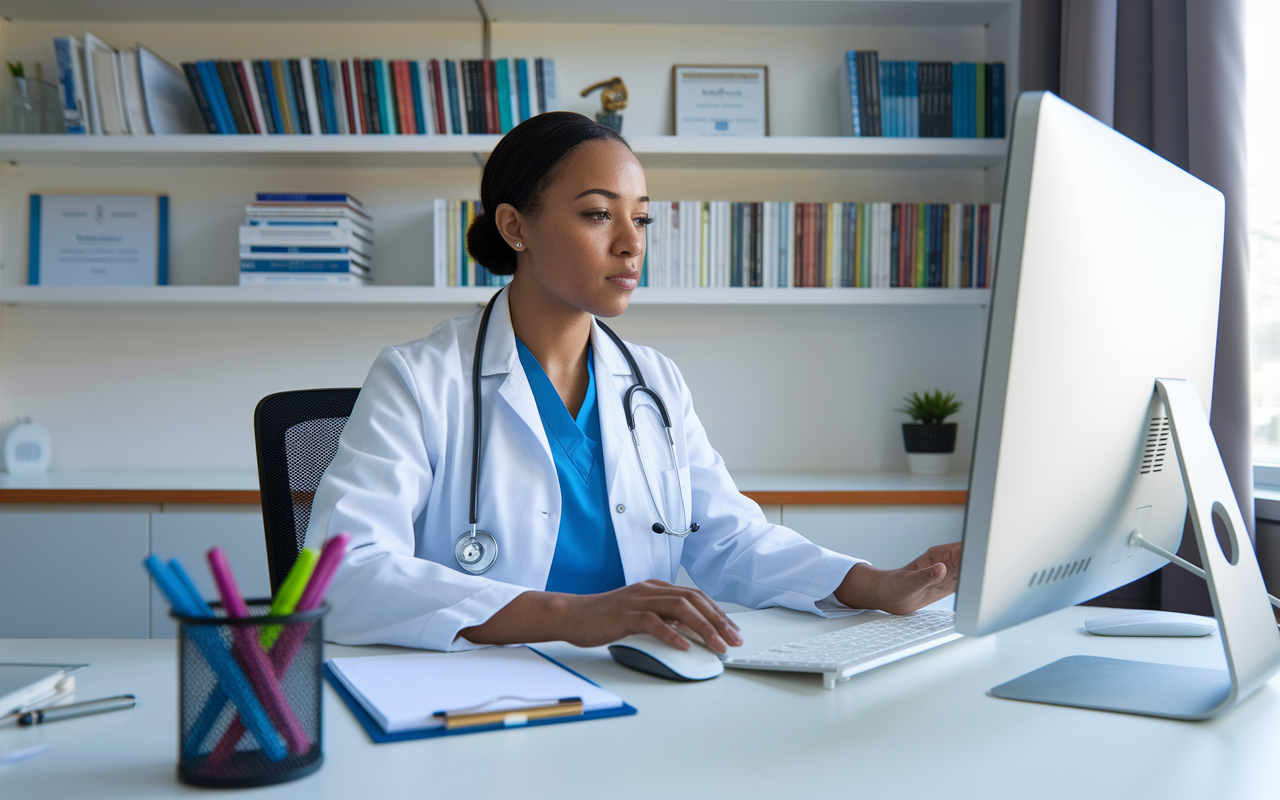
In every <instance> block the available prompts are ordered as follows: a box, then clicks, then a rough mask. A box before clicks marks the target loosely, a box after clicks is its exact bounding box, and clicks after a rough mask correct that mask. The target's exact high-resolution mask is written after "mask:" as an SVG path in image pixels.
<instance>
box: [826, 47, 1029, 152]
mask: <svg viewBox="0 0 1280 800" xmlns="http://www.w3.org/2000/svg"><path fill="white" fill-rule="evenodd" d="M840 75H841V83H842V87H841V95H840V104H841V107H842V113H841V119H840V124H841V128H842V131H841V132H842V133H843V134H844V135H845V136H920V137H956V138H978V139H993V138H994V139H1001V138H1004V93H1005V87H1004V64H1003V63H999V62H997V63H992V64H980V63H958V64H952V63H949V62H945V61H881V60H880V55H879V53H877V52H876V51H874V50H862V51H854V50H850V51H849V52H848V53H846V54H845V68H844V69H843V70H841V73H840Z"/></svg>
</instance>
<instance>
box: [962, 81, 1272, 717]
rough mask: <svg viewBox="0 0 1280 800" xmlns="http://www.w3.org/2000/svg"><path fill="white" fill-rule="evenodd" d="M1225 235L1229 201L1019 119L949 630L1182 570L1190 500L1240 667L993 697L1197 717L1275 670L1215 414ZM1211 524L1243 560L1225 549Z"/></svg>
mask: <svg viewBox="0 0 1280 800" xmlns="http://www.w3.org/2000/svg"><path fill="white" fill-rule="evenodd" d="M1223 214H1224V203H1223V197H1222V195H1221V193H1219V192H1218V191H1217V190H1215V189H1213V188H1212V187H1210V186H1208V185H1207V184H1205V183H1203V182H1201V181H1200V180H1197V179H1196V178H1194V177H1192V176H1191V175H1189V174H1188V173H1186V172H1184V171H1183V170H1181V169H1179V168H1178V167H1176V166H1174V165H1173V164H1171V163H1169V162H1168V161H1165V160H1164V159H1162V158H1160V157H1159V156H1157V155H1155V154H1154V153H1152V152H1151V151H1149V150H1147V149H1146V148H1144V147H1142V146H1141V145H1139V144H1137V143H1135V142H1133V141H1132V140H1130V139H1128V138H1126V137H1125V136H1123V135H1121V134H1119V133H1117V132H1116V131H1114V130H1113V129H1111V128H1110V127H1108V126H1106V125H1105V124H1103V123H1101V122H1099V121H1098V120H1096V119H1094V118H1093V117H1090V116H1089V115H1087V114H1085V113H1084V112H1082V111H1080V110H1078V109H1076V108H1075V107H1073V106H1071V105H1070V104H1068V103H1066V102H1065V101H1063V100H1061V99H1059V98H1058V97H1056V96H1054V95H1052V94H1050V93H1047V92H1028V93H1024V94H1023V95H1021V96H1020V97H1019V98H1018V101H1017V104H1016V106H1015V109H1014V114H1013V127H1012V136H1011V140H1010V143H1009V155H1008V165H1007V170H1006V173H1005V196H1004V204H1003V207H1002V220H1001V224H1000V241H999V245H998V250H997V258H996V268H995V277H994V284H993V289H992V297H991V318H990V323H989V327H988V332H987V346H986V356H985V361H984V366H983V376H982V389H981V394H980V396H979V401H978V412H977V428H976V434H975V442H974V448H973V457H972V464H971V468H970V473H969V475H970V477H969V496H968V504H967V506H966V511H965V529H964V550H963V555H962V557H961V565H960V582H959V588H958V591H957V597H956V627H957V629H958V630H959V631H960V632H962V633H966V634H972V635H984V634H989V633H993V632H995V631H998V630H1001V629H1003V628H1006V627H1009V626H1011V625H1015V624H1017V623H1020V622H1023V621H1025V620H1028V619H1032V618H1034V617H1037V616H1040V615H1042V614H1046V613H1048V612H1051V611H1054V610H1057V609H1059V608H1063V607H1065V606H1069V605H1074V604H1076V603H1079V602H1082V601H1084V600H1088V599H1090V598H1093V597H1097V596H1098V595H1100V594H1103V593H1105V592H1107V591H1110V590H1112V589H1115V588H1117V587H1119V586H1122V585H1124V584H1126V583H1129V582H1130V581H1133V580H1136V579H1138V578H1140V577H1142V576H1144V575H1147V574H1148V573H1151V572H1153V571H1155V570H1157V569H1159V568H1161V567H1163V566H1164V565H1165V564H1167V563H1168V559H1166V558H1164V557H1162V556H1160V555H1157V554H1156V553H1157V552H1166V553H1172V552H1176V551H1177V549H1178V546H1179V544H1180V542H1181V539H1182V532H1183V526H1184V521H1185V519H1186V514H1187V510H1188V492H1187V487H1188V486H1190V487H1191V490H1192V491H1191V494H1192V495H1193V497H1192V503H1191V507H1192V512H1193V513H1192V517H1193V521H1195V522H1196V526H1197V530H1198V531H1200V534H1199V538H1200V539H1201V544H1202V546H1201V551H1202V557H1203V558H1204V560H1205V563H1206V569H1207V570H1208V572H1209V573H1210V577H1211V580H1210V588H1211V595H1212V596H1213V599H1214V604H1215V610H1216V611H1217V612H1218V617H1219V621H1220V625H1221V628H1222V632H1223V641H1224V645H1225V644H1226V643H1227V640H1228V639H1231V642H1230V644H1231V645H1233V646H1235V650H1237V651H1238V652H1236V653H1235V654H1234V655H1235V660H1234V661H1233V660H1232V658H1233V652H1232V650H1233V648H1232V647H1227V656H1228V662H1229V666H1230V669H1229V671H1228V672H1219V671H1215V670H1192V671H1190V672H1188V671H1187V670H1186V668H1176V667H1167V666H1166V665H1158V664H1142V663H1141V662H1121V661H1116V660H1113V659H1089V658H1085V657H1076V658H1075V659H1063V660H1062V661H1060V662H1055V664H1054V665H1050V666H1048V667H1045V668H1043V669H1041V670H1037V671H1036V672H1033V673H1030V674H1028V675H1027V676H1023V677H1022V678H1019V679H1018V680H1016V681H1011V682H1010V683H1009V684H1005V685H1003V686H1001V687H996V689H994V690H993V694H996V695H997V696H1002V697H1011V698H1013V699H1023V700H1036V701H1040V702H1049V703H1058V704H1062V705H1076V706H1083V707H1088V708H1099V709H1106V710H1113V711H1128V712H1133V713H1142V714H1151V715H1156V716H1170V717H1175V718H1188V719H1190V718H1203V717H1206V716H1213V715H1214V714H1217V713H1220V712H1221V711H1222V710H1225V708H1229V707H1231V706H1232V705H1234V704H1235V703H1236V702H1238V701H1239V700H1240V699H1243V697H1245V696H1247V695H1248V694H1250V693H1252V691H1253V690H1254V689H1256V688H1257V687H1258V686H1260V685H1261V683H1262V682H1264V681H1265V680H1266V678H1267V677H1270V676H1271V675H1272V674H1274V673H1275V671H1276V670H1277V668H1280V635H1277V632H1276V626H1275V623H1274V620H1273V619H1272V618H1271V612H1270V606H1269V605H1268V602H1267V595H1266V592H1265V590H1264V589H1263V586H1262V581H1261V577H1260V574H1259V572H1258V568H1257V562H1256V559H1255V558H1254V555H1253V551H1252V549H1251V548H1250V547H1249V546H1248V538H1247V533H1246V532H1245V528H1244V524H1243V521H1242V520H1241V519H1240V514H1239V510H1238V508H1237V507H1236V503H1235V499H1234V496H1233V495H1232V494H1231V491H1230V484H1229V482H1227V480H1226V475H1225V470H1224V469H1223V467H1222V461H1221V457H1220V456H1219V454H1218V451H1217V448H1216V445H1215V444H1214V442H1213V438H1212V434H1211V433H1209V429H1208V423H1207V413H1206V412H1205V409H1206V408H1207V406H1208V403H1209V399H1210V397H1211V394H1212V388H1213V366H1214V351H1215V341H1216V338H1217V324H1218V296H1219V284H1220V279H1221V268H1222V243H1223ZM1161 379H1167V380H1163V381H1162V380H1161ZM1197 396H1198V398H1197ZM1184 468H1185V470H1184ZM1184 471H1185V472H1186V475H1184ZM1197 475H1199V477H1198V478H1196V479H1195V480H1194V481H1192V482H1191V483H1188V481H1187V480H1184V477H1186V476H1191V477H1193V478H1194V477H1195V476H1197ZM1224 486H1225V490H1224ZM1197 498H1198V499H1197ZM1214 515H1216V516H1218V517H1219V518H1220V520H1221V522H1222V524H1223V526H1224V528H1225V529H1226V530H1227V532H1228V533H1229V534H1231V535H1234V534H1235V532H1237V531H1238V532H1239V538H1240V539H1242V540H1243V541H1244V543H1245V547H1243V548H1241V547H1235V548H1234V550H1235V553H1234V554H1226V555H1224V554H1223V552H1222V550H1221V549H1218V546H1217V544H1216V537H1215V535H1214V528H1213V516H1214ZM1135 534H1136V535H1135ZM1206 534H1207V539H1208V542H1209V543H1210V546H1209V547H1205V546H1204V545H1205V535H1206ZM1153 551H1155V552H1153ZM1233 560H1234V563H1233ZM1233 634H1236V635H1233ZM1252 637H1257V638H1258V639H1259V642H1260V643H1259V644H1258V645H1257V646H1254V645H1252V644H1250V645H1247V646H1246V645H1244V644H1242V643H1241V641H1240V640H1243V639H1245V638H1252ZM1241 648H1246V649H1248V651H1249V652H1243V651H1242V650H1241ZM1067 662H1069V663H1067ZM1102 662H1107V663H1102ZM1112 662H1114V663H1112ZM1191 673H1197V674H1191ZM1199 673H1211V674H1207V675H1202V674H1199ZM1245 673H1248V674H1247V675H1246V674H1245ZM1264 673H1265V677H1261V676H1262V675H1263V674H1264ZM1188 682H1190V684H1192V685H1190V686H1189V685H1188Z"/></svg>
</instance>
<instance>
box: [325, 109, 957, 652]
mask: <svg viewBox="0 0 1280 800" xmlns="http://www.w3.org/2000/svg"><path fill="white" fill-rule="evenodd" d="M480 196H481V201H482V203H483V207H484V209H485V210H486V213H484V214H482V215H481V216H480V217H478V218H477V219H476V220H475V222H474V224H473V225H472V226H471V228H470V230H469V232H468V236H467V244H468V250H469V251H470V253H471V254H472V256H473V257H474V258H475V259H476V260H477V261H478V262H480V263H481V264H483V265H485V266H486V267H487V268H488V269H490V270H491V271H493V272H495V273H497V274H500V275H501V274H510V275H513V276H514V277H513V279H512V281H511V283H510V285H509V286H508V287H507V288H506V289H504V290H503V291H502V292H501V293H500V295H499V296H498V297H497V298H496V300H495V302H494V303H493V304H492V311H491V314H490V317H489V320H488V326H487V333H486V339H485V343H484V351H483V353H482V356H483V358H482V360H481V362H480V364H481V367H480V376H481V377H480V384H481V403H480V407H481V422H482V425H481V432H482V433H481V437H480V442H481V447H480V458H479V471H478V475H477V478H476V480H477V496H476V518H477V519H476V522H477V527H478V529H480V530H483V531H487V532H489V533H490V534H491V535H492V536H493V540H492V541H491V542H490V541H489V540H485V539H483V537H481V541H482V543H484V544H485V547H484V548H481V549H482V550H483V551H484V553H483V554H484V558H485V560H487V559H488V557H489V556H492V555H494V553H493V552H492V551H493V550H494V545H496V558H494V560H493V563H492V566H490V567H489V568H488V569H487V570H486V571H483V572H482V573H481V574H473V571H474V568H475V567H477V566H484V565H483V564H480V565H476V564H472V565H471V566H472V567H473V570H472V571H469V570H468V569H466V568H464V564H463V563H462V560H460V558H459V556H458V555H457V553H458V552H461V550H460V549H459V548H462V547H463V546H464V545H465V544H467V543H468V542H471V541H472V540H471V539H470V537H471V530H472V526H471V519H470V511H471V509H470V499H471V491H472V488H471V486H472V443H473V441H474V425H473V419H472V413H473V407H474V406H473V402H474V394H473V391H472V377H473V362H474V356H475V348H476V339H477V333H478V330H479V327H480V322H481V317H482V314H481V312H479V311H477V312H476V313H473V314H471V315H469V316H465V317H458V318H455V319H451V320H448V321H446V322H444V323H441V324H440V325H439V326H437V327H436V329H435V330H434V331H432V332H431V333H430V335H428V336H427V337H426V338H424V339H420V340H418V341H416V342H410V343H408V344H403V345H399V346H396V347H388V348H386V349H385V350H383V352H382V353H381V355H379V356H378V358H377V360H376V361H375V362H374V364H373V367H372V369H371V370H370V372H369V376H368V378H367V379H366V380H365V384H364V387H363V388H362V389H361V392H360V397H359V400H358V401H357V402H356V405H355V408H354V410H353V411H352V414H351V418H350V421H349V422H348V423H347V426H346V429H345V430H344V432H343V434H342V440H341V443H340V445H339V447H338V452H337V455H336V456H335V458H334V459H333V462H332V464H331V465H330V466H329V469H328V471H327V472H326V474H325V477H324V479H323V481H322V482H321V484H320V487H319V489H318V491H317V492H316V496H315V500H314V505H313V508H312V514H311V523H310V527H309V530H308V535H307V539H308V542H309V544H311V545H313V546H315V545H318V544H319V542H320V541H321V540H323V539H324V538H325V537H327V536H330V535H332V534H334V533H337V532H339V531H346V532H348V533H350V534H351V537H352V542H351V549H350V550H349V552H348V555H347V556H346V560H345V562H344V564H343V566H342V568H341V569H340V570H339V571H338V574H337V577H336V579H335V581H334V584H333V587H332V589H331V591H330V593H329V601H330V603H331V605H332V608H333V610H332V612H331V613H330V615H329V618H328V622H327V623H326V633H327V634H328V636H329V637H330V638H332V639H333V640H335V641H338V642H343V643H348V644H368V643H384V644H394V645H403V646H407V647H417V648H427V649H433V650H453V649H461V648H467V647H471V646H475V645H480V644H506V643H516V642H538V641H548V640H566V641H569V642H572V643H575V644H579V645H584V646H586V645H599V644H604V643H607V642H611V641H614V640H616V639H619V638H621V637H623V636H627V635H629V634H633V633H650V634H653V635H655V636H657V637H658V638H660V639H663V640H664V641H666V642H668V643H669V644H672V645H674V646H676V647H679V648H681V649H685V648H687V647H688V646H689V643H688V642H687V641H686V639H685V638H684V637H683V636H681V633H680V632H681V631H684V632H687V631H692V632H694V633H696V634H698V635H699V636H700V637H701V638H702V639H703V640H705V642H706V643H707V644H708V645H709V646H710V647H711V648H712V649H714V650H716V651H718V652H724V651H725V649H726V645H737V644H740V643H741V639H740V637H739V636H738V634H737V632H736V627H735V626H734V624H733V622H732V621H731V620H730V619H729V617H727V616H726V615H725V614H724V613H723V612H722V611H721V610H720V609H719V607H718V606H717V605H716V604H715V603H714V602H713V601H712V599H711V598H712V597H714V598H717V599H720V600H723V601H732V602H735V603H740V604H742V605H746V606H751V607H764V606H772V605H780V606H786V607H789V608H794V609H801V610H806V611H810V612H814V613H822V612H823V611H825V610H833V609H838V608H841V607H853V608H879V609H884V610H886V611H890V612H894V613H906V612H909V611H912V610H914V609H916V608H920V607H922V606H925V605H927V604H929V603H931V602H933V601H935V600H937V599H939V598H941V597H944V596H945V595H947V594H950V593H951V592H953V591H954V590H955V584H956V574H957V566H958V563H959V545H958V544H956V545H947V546H942V547H935V548H931V549H930V551H929V552H928V553H926V554H925V555H923V556H921V557H920V558H919V559H917V560H916V561H915V562H913V563H912V564H911V565H908V566H907V567H904V568H902V569H897V570H881V569H877V568H875V567H873V566H872V565H870V564H868V563H866V562H863V561H859V560H858V559H854V558H850V557H848V556H845V555H841V554H838V553H835V552H833V551H830V550H827V549H825V548H822V547H819V546H817V545H815V544H812V543H810V542H809V541H807V540H806V539H805V538H804V537H802V536H801V535H800V534H798V533H796V532H794V531H791V530H789V529H787V528H784V527H781V526H778V525H772V524H770V523H769V522H767V521H766V520H765V518H764V514H763V513H762V512H761V510H760V508H759V506H758V505H756V504H755V503H754V502H752V501H751V500H749V499H747V498H746V497H744V496H743V495H742V494H740V493H739V492H738V490H737V488H736V487H735V486H734V484H733V480H732V479H731V478H730V477H729V473H728V472H727V471H726V469H725V465H724V462H723V461H722V460H721V458H720V456H719V455H718V454H717V453H716V451H715V450H714V449H713V448H712V446H711V443H710V442H709V441H708V440H707V435H706V431H705V430H704V429H703V427H702V423H701V422H700V421H699V419H698V416H697V414H696V413H695V412H694V407H693V398H692V397H691V395H690V393H689V388H688V386H686V385H685V382H684V379H683V377H682V376H681V374H680V371H679V369H677V368H676V365H675V364H674V363H672V362H671V361H670V360H669V359H667V358H666V357H664V356H663V355H662V354H661V353H658V352H656V351H654V350H652V349H650V348H648V347H643V346H640V345H634V344H628V345H627V348H628V349H629V350H630V352H631V354H632V356H633V357H634V359H635V362H636V366H637V367H638V368H639V371H640V372H641V374H642V375H643V377H644V380H645V382H646V383H647V385H648V387H649V388H650V389H652V390H653V391H654V392H655V393H656V394H657V395H658V396H659V397H661V398H662V399H663V401H664V402H665V405H666V408H667V410H668V412H669V418H670V425H671V434H672V441H673V443H674V454H675V459H676V461H677V463H676V464H675V465H673V464H672V463H671V461H672V453H671V450H672V448H669V447H668V444H667V440H666V437H665V434H664V432H663V429H662V425H661V419H660V415H659V414H657V413H655V409H654V402H653V400H652V399H651V397H650V396H649V395H647V394H645V393H642V392H637V393H635V394H634V396H633V398H632V400H633V404H634V407H635V420H636V430H637V436H638V438H639V440H640V448H641V449H642V450H643V458H644V461H645V465H646V466H648V469H649V474H648V476H646V473H645V472H644V470H643V469H642V465H641V460H640V458H639V457H638V453H637V447H636V446H635V445H634V444H633V441H632V437H631V434H630V432H629V430H628V423H627V420H626V418H625V412H624V396H625V395H626V392H627V389H628V388H629V387H631V386H632V385H633V384H635V383H636V376H635V375H634V371H633V370H632V369H631V366H630V365H629V364H628V361H627V357H626V355H625V354H624V352H623V350H622V349H621V348H620V347H619V346H618V345H617V344H616V343H615V342H614V341H613V340H611V338H610V337H609V336H608V335H607V334H606V333H605V331H604V330H603V329H602V326H601V324H600V323H599V322H598V321H597V318H612V317H616V316H618V315H620V314H622V313H623V312H624V311H625V310H626V308H627V303H628V301H629V299H630V296H631V292H632V290H634V289H635V288H636V285H637V283H638V279H639V276H640V268H641V265H642V264H643V263H644V249H645V233H644V226H645V225H646V224H648V222H649V221H650V220H649V217H648V213H647V209H648V191H647V189H646V185H645V175H644V171H643V169H642V168H641V166H640V163H639V162H638V161H637V160H636V158H635V156H634V155H633V154H632V152H631V150H630V148H629V147H628V146H627V144H626V142H625V141H624V140H623V139H622V137H621V136H619V135H618V134H616V133H614V132H613V131H612V130H611V129H609V128H607V127H605V126H603V125H599V124H598V123H596V122H593V121H591V120H589V119H587V118H586V117H583V116H581V115H578V114H571V113H566V112H557V113H550V114H543V115H540V116H537V117H534V118H532V119H530V120H528V121H526V122H524V123H522V124H521V125H519V126H518V127H516V128H515V129H514V130H513V131H512V132H511V133H509V134H507V136H506V137H504V138H503V139H502V141H500V142H499V143H498V146H497V147H496V148H495V149H494V152H493V154H492V156H491V157H490V159H489V161H488V164H487V165H486V167H485V170H484V175H483V178H482V180H481V185H480ZM751 380H752V379H751V378H750V376H744V377H743V385H744V387H745V386H747V385H749V384H750V382H751ZM673 467H674V469H673ZM647 480H649V481H652V483H651V484H647V483H646V481H647ZM658 505H661V506H662V510H661V513H659V509H658V508H657V506H658ZM694 523H697V526H696V530H694V531H693V532H691V533H689V534H688V535H687V536H686V537H684V538H681V537H678V536H675V535H668V534H667V533H662V532H655V528H659V527H661V528H665V529H667V530H670V531H673V532H674V531H685V530H687V529H689V528H690V527H691V526H693V525H694ZM460 538H462V539H464V541H463V542H462V543H460V542H459V539H460ZM478 553H480V550H473V551H472V552H471V557H475V556H476V555H477V554H478ZM681 565H683V566H684V567H685V569H686V570H687V571H688V573H689V575H690V577H691V578H692V579H693V580H694V582H695V583H697V584H698V586H700V587H702V590H701V591H700V590H698V589H691V588H684V587H679V586H675V585H673V584H672V583H671V581H674V580H675V579H676V574H677V572H678V570H679V568H680V566H681Z"/></svg>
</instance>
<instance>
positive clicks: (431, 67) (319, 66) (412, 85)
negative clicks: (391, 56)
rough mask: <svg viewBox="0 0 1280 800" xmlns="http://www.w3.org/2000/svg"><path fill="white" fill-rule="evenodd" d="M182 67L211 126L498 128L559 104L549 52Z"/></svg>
mask: <svg viewBox="0 0 1280 800" xmlns="http://www.w3.org/2000/svg"><path fill="white" fill-rule="evenodd" d="M182 68H183V70H184V71H185V72H186V76H187V81H188V83H190V85H191V90H192V93H193V94H194V95H195V99H196V103H197V105H199V107H200V112H201V114H202V115H203V117H204V121H205V125H206V127H207V128H208V130H209V133H226V134H232V133H256V134H279V133H301V134H392V133H402V134H470V133H494V134H501V133H506V132H507V131H509V130H511V129H512V128H513V127H515V126H516V125H519V124H520V123H521V122H523V121H525V120H526V119H529V118H530V117H532V116H534V115H536V114H541V113H543V112H546V111H555V110H556V109H557V108H558V107H559V91H558V89H557V86H556V68H555V60H554V59H550V58H500V59H497V60H492V59H486V60H475V61H466V60H464V61H451V60H449V59H435V58H432V59H424V60H417V61H413V60H384V59H379V58H375V59H359V58H354V59H346V60H340V61H339V60H333V59H324V58H288V59H277V60H260V61H252V60H249V59H245V60H241V61H199V62H186V63H184V64H183V65H182Z"/></svg>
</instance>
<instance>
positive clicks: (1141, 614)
mask: <svg viewBox="0 0 1280 800" xmlns="http://www.w3.org/2000/svg"><path fill="white" fill-rule="evenodd" d="M1084 629H1085V630H1087V631H1088V632H1089V633H1096V634H1098V635H1099V636H1208V635H1209V634H1211V633H1213V632H1214V631H1216V630H1217V629H1218V621H1217V620H1216V619H1214V618H1213V617H1200V616H1197V615H1195V614H1178V613H1175V612H1173V611H1126V612H1124V613H1122V614H1112V615H1111V616H1109V617H1098V618H1097V619H1089V620H1085V623H1084Z"/></svg>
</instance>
